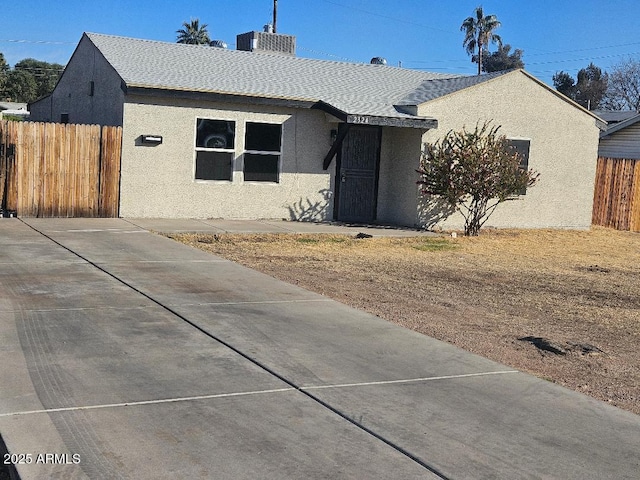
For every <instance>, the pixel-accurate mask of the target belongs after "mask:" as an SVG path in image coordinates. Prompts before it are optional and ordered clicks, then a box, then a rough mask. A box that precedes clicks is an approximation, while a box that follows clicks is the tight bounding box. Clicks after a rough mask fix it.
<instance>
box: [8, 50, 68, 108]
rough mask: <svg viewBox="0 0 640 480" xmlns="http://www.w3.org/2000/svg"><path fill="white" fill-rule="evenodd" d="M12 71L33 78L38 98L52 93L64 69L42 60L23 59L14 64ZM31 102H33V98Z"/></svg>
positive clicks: (56, 64)
mask: <svg viewBox="0 0 640 480" xmlns="http://www.w3.org/2000/svg"><path fill="white" fill-rule="evenodd" d="M13 69H14V70H20V71H24V72H26V73H28V74H30V75H31V76H32V77H33V79H34V80H35V82H36V98H40V97H44V96H46V95H49V94H50V93H51V92H53V89H54V88H55V86H56V83H57V82H58V79H59V78H60V75H62V71H63V70H64V67H63V66H62V65H60V64H58V63H49V62H44V61H42V60H36V59H35V58H25V59H24V60H20V61H19V62H18V63H16V64H15V65H14V67H13ZM33 100H35V98H34V99H33ZM25 101H26V100H25ZM28 101H32V100H28Z"/></svg>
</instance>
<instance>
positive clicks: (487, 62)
mask: <svg viewBox="0 0 640 480" xmlns="http://www.w3.org/2000/svg"><path fill="white" fill-rule="evenodd" d="M510 52H511V45H509V44H508V43H507V44H505V45H498V50H497V51H495V52H493V53H489V52H488V51H485V53H484V55H483V56H484V61H483V62H482V71H483V72H486V73H491V72H500V71H502V70H511V69H514V68H524V62H523V61H522V55H523V54H524V51H522V50H520V49H519V48H516V49H515V50H514V51H513V53H510Z"/></svg>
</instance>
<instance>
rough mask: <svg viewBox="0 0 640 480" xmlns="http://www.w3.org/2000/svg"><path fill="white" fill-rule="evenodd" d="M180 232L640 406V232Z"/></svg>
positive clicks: (639, 409)
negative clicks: (458, 234)
mask: <svg viewBox="0 0 640 480" xmlns="http://www.w3.org/2000/svg"><path fill="white" fill-rule="evenodd" d="M171 237H172V238H174V239H176V240H179V241H181V242H184V243H187V244H189V245H193V246H195V247H197V248H201V249H203V250H206V251H209V252H211V253H214V254H216V255H220V256H222V257H225V258H228V259H231V260H234V261H237V262H239V263H241V264H243V265H246V266H249V267H251V268H255V269H257V270H260V271H262V272H265V273H267V274H269V275H272V276H274V277H277V278H279V279H282V280H284V281H287V282H290V283H293V284H296V285H300V286H302V287H304V288H307V289H309V290H313V291H316V292H318V293H321V294H323V295H326V296H328V297H331V298H334V299H336V300H338V301H340V302H342V303H345V304H347V305H351V306H353V307H355V308H359V309H362V310H366V311H368V312H370V313H373V314H375V315H378V316H380V317H382V318H386V319H388V320H390V321H392V322H395V323H397V324H399V325H402V326H404V327H406V328H411V329H413V330H416V331H418V332H422V333H424V334H426V335H430V336H432V337H435V338H438V339H440V340H444V341H446V342H449V343H452V344H454V345H457V346H459V347H461V348H463V349H465V350H468V351H470V352H474V353H477V354H480V355H483V356H485V357H488V358H491V359H493V360H496V361H498V362H502V363H504V364H506V365H509V366H512V367H515V368H517V369H520V370H523V371H527V372H529V373H532V374H534V375H536V376H538V377H541V378H545V379H547V380H549V381H552V382H556V383H558V384H561V385H564V386H566V387H568V388H571V389H573V390H576V391H578V392H582V393H584V394H587V395H591V396H593V397H595V398H598V399H600V400H603V401H606V402H609V403H611V404H612V405H616V406H618V407H620V408H624V409H626V410H630V411H632V412H634V413H636V414H640V348H639V347H640V235H639V234H632V233H628V232H617V231H613V230H607V229H601V228H594V229H593V230H591V231H557V230H544V231H540V230H537V231H507V230H500V231H489V230H488V231H483V232H482V234H481V235H480V236H479V237H475V238H464V237H458V238H455V239H454V238H451V237H442V238H434V237H413V238H407V239H399V238H395V239H390V238H367V239H355V238H353V237H347V236H329V235H266V234H265V235H215V236H213V235H209V236H207V235H171ZM536 344H537V346H536Z"/></svg>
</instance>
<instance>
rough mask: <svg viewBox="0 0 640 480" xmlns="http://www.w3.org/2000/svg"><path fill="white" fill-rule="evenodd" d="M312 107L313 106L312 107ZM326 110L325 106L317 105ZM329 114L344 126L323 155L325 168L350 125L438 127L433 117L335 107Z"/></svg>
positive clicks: (340, 144) (338, 147)
mask: <svg viewBox="0 0 640 480" xmlns="http://www.w3.org/2000/svg"><path fill="white" fill-rule="evenodd" d="M312 108H313V107H312ZM319 108H322V109H323V110H325V111H326V107H325V106H322V107H319ZM328 113H330V114H331V115H333V116H335V117H337V118H339V119H340V120H342V121H343V122H344V128H341V129H339V130H338V136H337V137H336V140H335V141H334V142H333V145H331V148H330V149H329V152H328V153H327V155H326V156H325V157H324V161H323V163H322V168H323V169H324V170H327V169H328V168H329V166H330V165H331V162H332V160H333V158H334V157H335V156H336V153H338V150H339V149H340V147H341V146H342V142H343V141H344V139H345V137H346V136H347V133H348V132H349V128H350V127H351V125H366V126H372V127H399V128H420V129H423V130H431V129H432V128H438V121H437V120H436V119H435V118H424V117H378V116H374V115H348V114H344V113H343V112H339V111H337V110H336V109H331V111H329V112H328Z"/></svg>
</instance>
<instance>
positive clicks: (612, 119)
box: [593, 110, 638, 126]
mask: <svg viewBox="0 0 640 480" xmlns="http://www.w3.org/2000/svg"><path fill="white" fill-rule="evenodd" d="M593 113H595V114H596V115H598V116H599V117H600V118H601V119H603V120H604V121H605V122H607V124H608V125H609V126H611V125H612V124H613V125H615V124H616V123H618V122H624V121H625V120H627V119H629V118H631V117H635V116H636V115H638V112H635V111H632V110H627V111H617V110H594V111H593Z"/></svg>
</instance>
